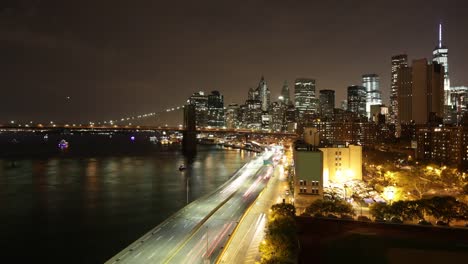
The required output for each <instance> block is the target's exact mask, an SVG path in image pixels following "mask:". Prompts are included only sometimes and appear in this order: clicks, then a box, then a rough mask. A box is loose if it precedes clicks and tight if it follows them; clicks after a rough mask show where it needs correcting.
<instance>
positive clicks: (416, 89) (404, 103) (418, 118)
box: [397, 59, 444, 124]
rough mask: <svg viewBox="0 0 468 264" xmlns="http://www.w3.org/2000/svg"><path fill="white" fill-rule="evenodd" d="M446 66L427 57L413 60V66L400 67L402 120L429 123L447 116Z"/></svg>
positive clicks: (403, 121) (399, 84)
mask: <svg viewBox="0 0 468 264" xmlns="http://www.w3.org/2000/svg"><path fill="white" fill-rule="evenodd" d="M443 68H444V67H443V66H442V65H441V64H438V63H437V62H434V63H432V64H428V63H427V60H426V59H419V60H413V64H412V66H411V67H402V68H400V70H399V71H398V75H399V76H398V82H397V84H398V99H399V100H398V105H399V107H400V109H399V113H400V114H399V120H400V123H409V122H411V121H414V122H415V123H416V124H426V123H427V122H430V121H434V119H436V118H442V117H443V109H444V107H443V105H444V88H443V85H444V71H443Z"/></svg>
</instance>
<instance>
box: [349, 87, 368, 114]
mask: <svg viewBox="0 0 468 264" xmlns="http://www.w3.org/2000/svg"><path fill="white" fill-rule="evenodd" d="M366 99H367V92H366V87H364V86H359V85H352V86H349V87H348V111H351V112H354V113H357V114H358V115H360V116H367V113H366Z"/></svg>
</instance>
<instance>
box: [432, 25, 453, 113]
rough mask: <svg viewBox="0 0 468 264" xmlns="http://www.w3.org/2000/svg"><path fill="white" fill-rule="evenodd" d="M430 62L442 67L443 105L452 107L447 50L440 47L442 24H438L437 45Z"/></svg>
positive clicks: (442, 46)
mask: <svg viewBox="0 0 468 264" xmlns="http://www.w3.org/2000/svg"><path fill="white" fill-rule="evenodd" d="M432 56H433V57H432V61H434V62H437V63H438V64H441V65H442V66H444V105H452V102H451V101H450V78H449V67H448V48H447V47H445V46H444V45H442V24H439V43H438V44H437V46H436V47H435V48H434V51H432Z"/></svg>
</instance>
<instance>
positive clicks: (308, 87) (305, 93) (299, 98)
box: [294, 79, 318, 121]
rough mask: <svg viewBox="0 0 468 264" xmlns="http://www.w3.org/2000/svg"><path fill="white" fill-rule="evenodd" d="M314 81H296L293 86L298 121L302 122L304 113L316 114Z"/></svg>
mask: <svg viewBox="0 0 468 264" xmlns="http://www.w3.org/2000/svg"><path fill="white" fill-rule="evenodd" d="M314 99H316V98H315V80H314V79H296V82H295V85H294V106H295V107H296V109H297V112H298V118H299V121H302V120H303V118H304V115H305V114H306V113H317V107H318V106H317V105H316V102H315V100H314Z"/></svg>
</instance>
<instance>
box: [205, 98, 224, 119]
mask: <svg viewBox="0 0 468 264" xmlns="http://www.w3.org/2000/svg"><path fill="white" fill-rule="evenodd" d="M208 126H211V127H224V97H223V95H222V94H221V93H220V92H219V91H212V92H211V94H209V95H208Z"/></svg>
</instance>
